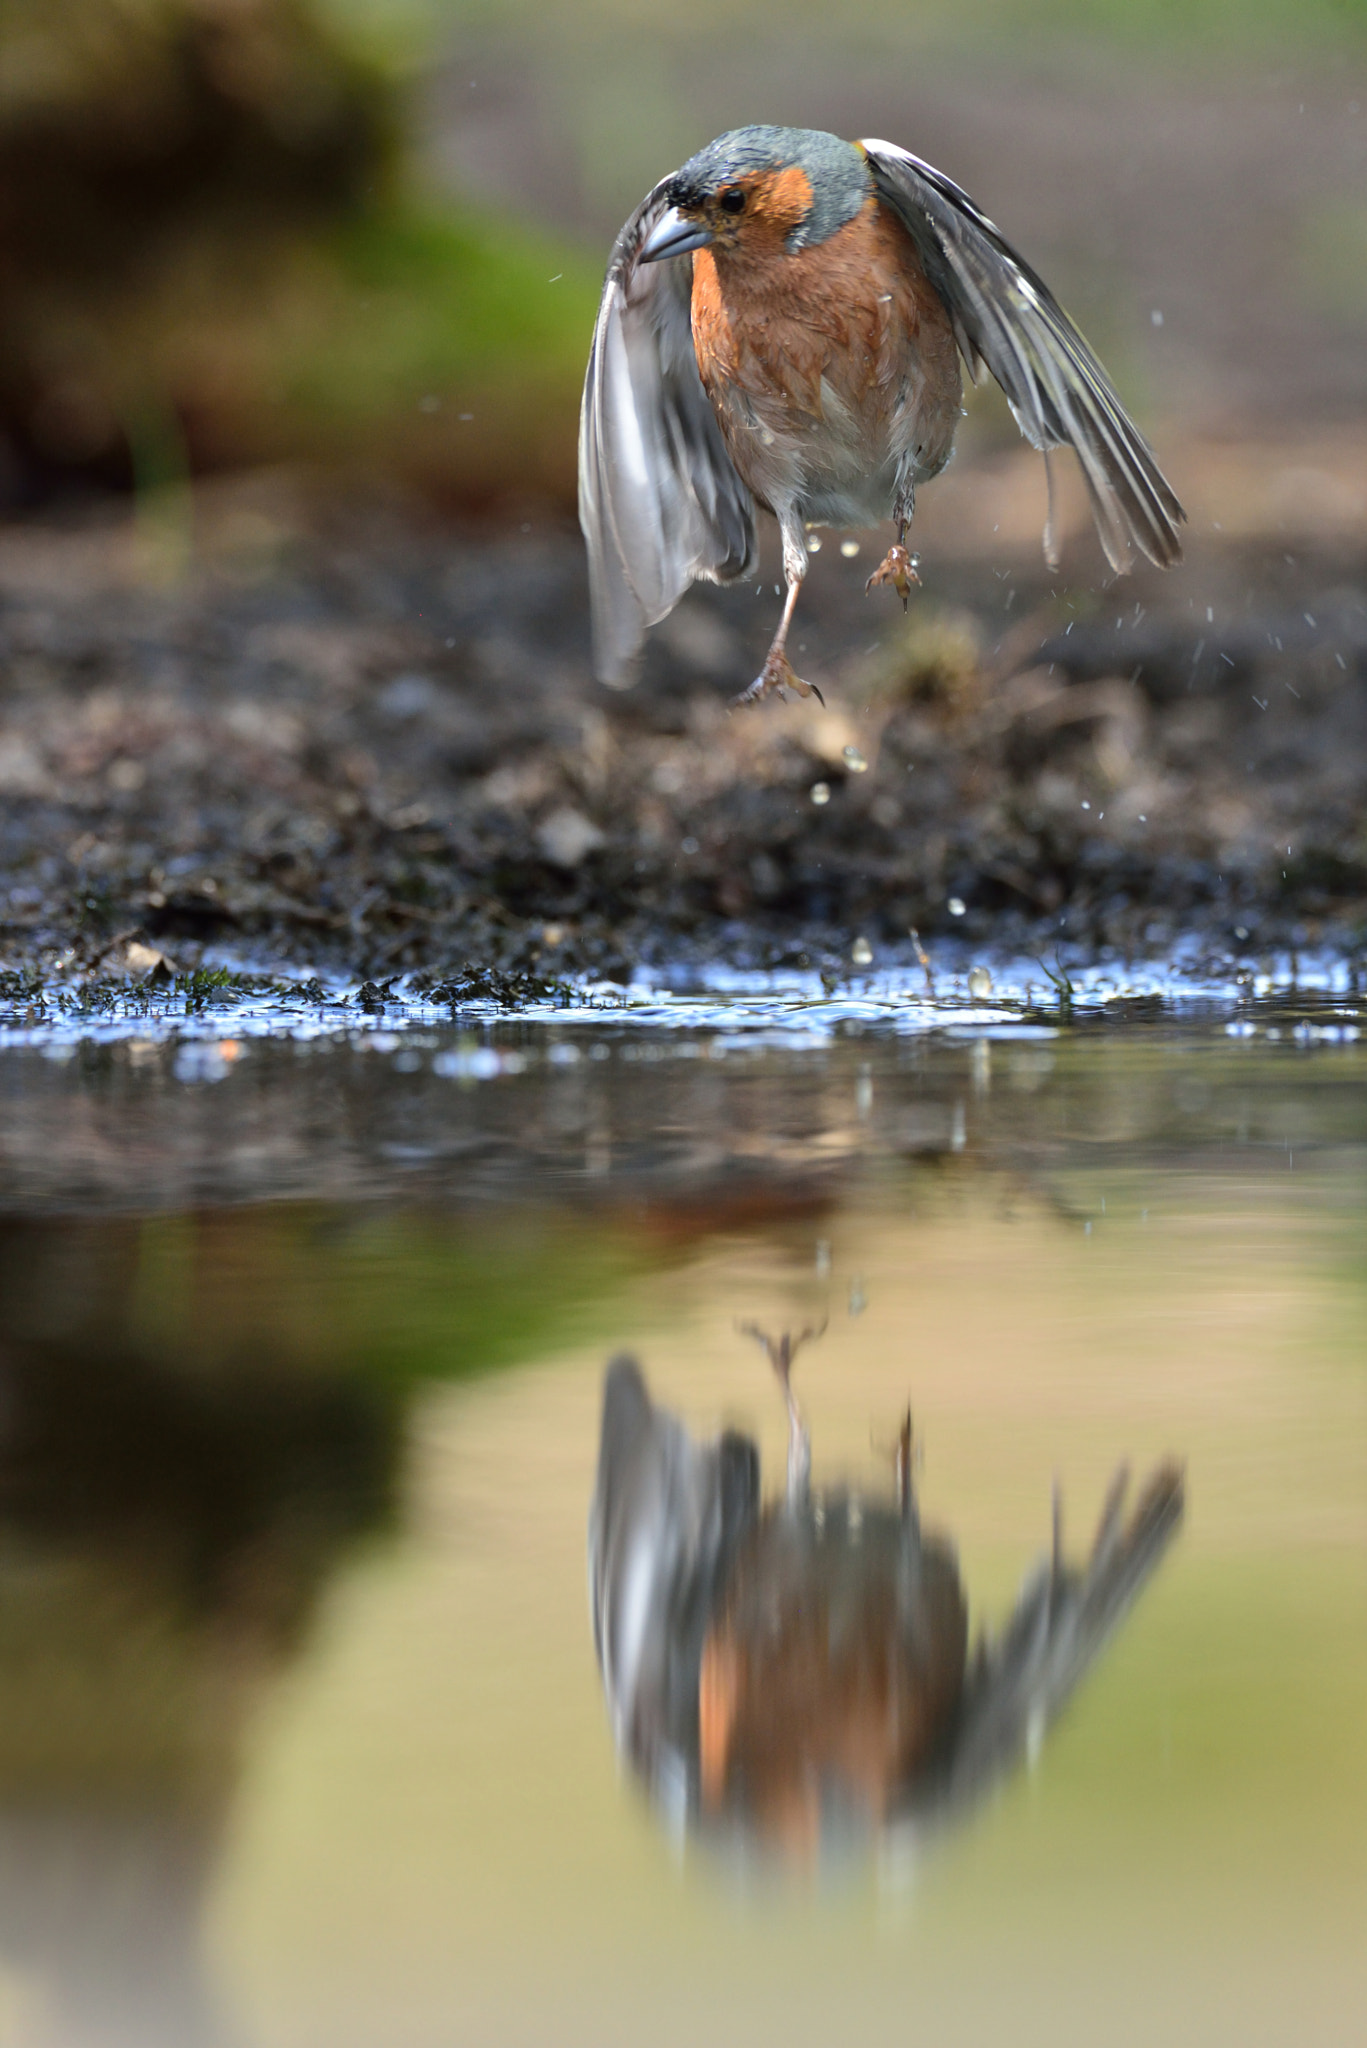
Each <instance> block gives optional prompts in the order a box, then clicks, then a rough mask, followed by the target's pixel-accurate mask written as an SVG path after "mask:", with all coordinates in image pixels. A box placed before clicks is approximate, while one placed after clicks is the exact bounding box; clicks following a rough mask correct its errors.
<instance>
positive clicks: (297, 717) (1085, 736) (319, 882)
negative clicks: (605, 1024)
mask: <svg viewBox="0 0 1367 2048" xmlns="http://www.w3.org/2000/svg"><path fill="white" fill-rule="evenodd" d="M1014 475H1015V472H1014V471H1013V472H1011V475H1010V476H1008V477H1006V480H1005V482H1003V481H1002V479H1001V478H1000V477H998V478H997V479H996V480H995V481H994V479H993V477H992V476H991V475H990V474H989V475H987V476H986V478H985V480H984V479H983V478H982V477H979V478H978V479H977V480H976V482H975V480H974V478H973V477H972V476H970V477H968V478H966V480H965V484H964V487H963V488H964V489H965V490H967V489H968V488H969V487H970V486H972V487H973V488H976V489H977V490H978V492H979V499H980V501H981V505H982V507H983V508H984V510H985V511H994V510H995V509H996V507H997V505H998V502H999V501H1000V503H1002V504H1003V505H1005V504H1006V503H1007V502H1008V500H1009V498H1010V490H1011V488H1014V486H1013V485H1012V482H1011V478H1012V477H1013V476H1014ZM1008 487H1010V488H1008ZM943 502H944V506H945V508H946V512H947V515H948V516H946V517H944V518H942V523H941V526H940V527H939V528H938V529H937V528H936V527H935V525H934V524H933V523H932V524H931V525H930V526H929V527H928V528H927V533H928V541H929V545H928V547H926V548H925V553H926V559H925V561H924V562H923V566H922V575H923V577H924V579H925V580H924V588H923V589H922V591H921V592H919V593H917V594H915V595H914V596H913V600H912V605H911V608H910V611H909V612H908V614H907V615H906V617H905V618H903V615H902V613H901V611H900V609H899V608H898V607H897V605H896V602H895V600H892V599H889V598H888V596H887V593H882V592H876V593H874V595H873V596H870V597H866V596H865V595H864V590H863V584H864V579H865V576H866V575H867V572H868V569H869V567H870V566H871V564H872V562H873V560H875V559H876V557H875V555H874V554H873V548H874V545H875V539H874V537H866V538H865V541H864V544H863V545H862V547H861V551H860V552H859V553H858V555H855V556H851V555H849V554H847V553H845V552H842V549H841V546H840V542H839V539H838V537H834V536H828V537H827V538H826V540H825V545H824V547H823V550H822V552H821V553H820V555H818V556H817V558H816V559H815V561H814V563H813V572H812V575H811V577H810V579H809V587H808V589H807V591H806V592H804V597H803V604H802V608H801V610H800V612H799V615H798V623H797V626H796V628H795V632H794V645H793V652H794V658H795V661H796V663H797V665H798V666H799V669H800V670H801V672H803V673H805V674H806V675H807V676H809V677H810V678H811V679H812V680H813V681H815V682H818V683H819V684H820V686H821V688H822V690H823V693H824V696H825V700H826V701H825V706H824V707H822V706H821V705H818V704H816V703H802V704H778V703H773V702H770V703H767V704H765V705H763V706H761V707H757V708H751V709H747V710H745V711H741V712H732V711H731V710H730V709H729V699H730V697H731V696H732V695H733V694H734V693H735V692H736V691H737V690H738V689H740V688H742V687H744V685H745V684H746V683H748V681H749V680H750V679H751V677H752V675H753V674H754V672H755V671H756V670H757V668H758V666H759V662H760V660H761V658H762V654H763V649H764V646H765V644H766V642H767V639H768V636H769V633H770V631H771V630H772V626H773V622H774V617H775V615H776V612H777V604H776V602H775V599H774V579H775V574H776V566H775V564H774V563H773V562H771V561H769V560H767V559H766V563H765V567H764V569H763V570H762V573H761V576H760V579H759V580H758V582H757V584H756V585H755V586H750V585H747V586H745V587H744V588H743V589H740V590H736V589H732V590H728V591H712V590H699V591H697V592H695V593H694V594H692V595H691V596H690V597H689V598H688V599H687V600H685V602H684V604H683V605H681V606H680V608H679V610H678V611H677V612H676V613H675V614H674V616H673V617H672V618H671V619H670V620H669V621H667V622H666V624H665V625H664V626H663V627H662V628H660V629H659V630H658V631H657V632H656V634H655V635H654V636H652V640H651V644H650V645H649V647H648V649H647V651H646V655H645V659H644V662H643V665H642V671H641V675H640V677H639V680H638V681H637V683H636V685H635V687H634V688H632V689H630V690H628V691H625V692H614V691H609V690H605V689H603V688H602V687H601V686H600V685H598V684H597V683H596V682H595V681H594V680H593V678H592V675H591V672H590V666H589V659H588V618H587V604H586V591H585V578H584V569H583V558H582V548H581V544H580V542H579V539H578V535H577V534H576V533H575V532H574V530H573V528H572V527H571V526H570V525H569V524H568V522H566V521H564V520H556V519H551V518H548V517H546V516H545V515H544V514H543V515H534V516H532V517H529V519H528V520H526V521H524V522H518V523H515V524H514V525H513V526H512V527H505V528H499V529H489V528H477V529H476V528H463V529H462V528H459V527H456V526H453V525H452V524H450V523H449V522H446V521H443V520H441V519H439V518H438V517H437V516H436V515H435V514H433V513H432V511H431V510H430V508H421V507H415V506H413V505H412V504H409V503H407V502H402V501H399V500H397V499H395V498H393V497H390V496H380V495H377V494H376V493H375V492H373V491H370V492H362V491H357V492H355V493H353V494H350V495H343V496H341V497H340V498H339V497H338V495H337V493H336V491H335V488H334V489H333V490H332V492H331V494H329V491H326V490H324V489H323V488H322V487H320V486H310V485H309V484H308V483H307V481H306V480H303V479H301V478H299V477H286V476H271V477H257V478H248V479H245V480H238V481H236V482H232V483H228V484H220V485H213V486H207V487H204V488H202V489H201V490H200V491H199V492H198V494H197V497H196V499H195V502H194V504H193V506H191V505H190V504H188V502H184V501H177V502H176V503H175V504H170V503H168V505H167V506H163V507H157V506H154V507H152V508H150V509H149V508H148V507H146V506H144V507H142V508H141V509H140V510H135V511H133V512H131V513H130V511H129V510H128V508H127V507H126V506H121V507H118V508H115V509H113V510H110V509H109V508H107V507H105V508H96V509H94V510H92V511H89V512H86V513H81V514H71V513H68V514H65V515H61V516H54V517H50V518H48V519H46V520H45V521H43V522H40V523H32V522H30V523H27V524H22V525H15V526H12V527H10V528H8V529H6V530H4V531H3V532H2V533H0V969H3V970H4V971H5V973H6V974H7V975H8V976H10V977H11V978H13V977H18V980H16V981H15V982H14V988H12V989H11V993H13V992H14V989H17V988H18V987H19V985H20V983H21V982H22V983H24V985H28V982H30V981H33V980H34V979H38V980H41V979H42V977H44V976H51V975H63V976H66V977H70V976H72V975H75V976H85V977H91V978H93V979H95V980H97V981H98V980H106V979H108V980H113V981H127V980H129V979H132V980H135V981H137V980H146V979H147V978H148V977H149V976H151V977H154V978H155V977H161V978H163V979H164V978H165V977H167V976H171V975H183V974H187V973H193V972H194V971H196V970H197V969H200V968H202V966H203V964H204V963H205V962H206V961H209V962H213V961H222V960H230V961H235V962H238V963H241V964H248V963H253V964H258V965H260V964H272V963H275V964H279V963H288V964H289V965H290V966H291V967H292V968H294V969H296V970H304V969H308V968H309V967H316V968H318V969H319V970H322V969H325V968H326V969H331V970H334V971H338V972H345V973H347V974H351V975H354V976H357V977H364V978H367V979H369V980H371V981H372V982H373V983H374V984H375V986H376V987H377V988H379V989H381V990H382V989H383V987H384V986H385V981H386V978H387V977H395V976H400V975H411V974H413V973H415V972H421V973H424V974H427V975H430V976H431V977H432V978H433V983H434V985H437V984H440V985H442V986H445V987H449V988H451V989H453V990H455V991H456V992H457V993H459V992H460V991H461V990H462V989H464V990H465V991H466V992H467V993H470V994H475V995H485V996H487V995H492V996H494V997H495V998H498V997H499V996H500V995H504V996H506V997H507V998H508V999H509V1000H517V999H519V998H521V997H523V996H525V995H526V993H527V992H528V989H529V987H532V986H534V985H537V984H546V983H551V982H554V981H556V980H557V979H559V978H561V977H565V976H569V975H573V974H584V973H587V974H592V975H597V976H601V977H605V978H625V977H626V976H628V975H629V973H630V972H631V971H632V970H633V969H634V968H637V967H639V966H640V965H642V964H643V963H644V964H649V963H650V962H651V961H657V962H658V961H669V962H673V963H677V962H680V961H685V962H686V961H689V960H695V961H697V960H709V961H716V960H729V961H732V962H734V963H736V964H740V965H755V966H766V967H781V966H794V967H812V968H816V969H828V970H830V971H832V972H834V971H838V970H840V969H842V967H843V968H848V965H849V963H850V961H851V959H852V958H853V960H854V961H855V962H856V963H857V964H858V963H862V964H869V963H870V962H872V963H875V964H879V965H881V964H885V963H891V962H893V961H896V960H904V961H910V960H912V959H914V941H913V939H912V938H911V936H910V934H911V933H912V932H913V931H915V932H916V933H917V934H919V937H920V940H921V941H922V942H923V943H924V944H925V945H927V946H928V947H929V948H930V950H931V953H932V954H933V953H934V950H935V946H936V944H937V943H942V942H943V941H945V940H947V939H950V938H952V939H954V940H955V941H956V942H957V941H959V940H964V941H967V942H968V943H969V944H970V945H972V946H975V947H978V948H981V949H985V950H986V949H991V948H992V947H997V948H999V949H1012V950H1015V951H1017V952H1021V951H1024V952H1027V953H1029V952H1036V953H1039V954H1041V955H1047V957H1049V958H1050V959H1053V958H1055V957H1062V958H1068V957H1072V958H1074V959H1078V960H1080V959H1082V958H1084V957H1092V958H1094V957H1097V956H1098V955H1099V954H1103V953H1106V952H1109V953H1110V954H1111V955H1112V956H1114V957H1123V958H1124V959H1127V960H1128V959H1130V958H1142V957H1144V956H1145V955H1146V954H1153V953H1154V952H1157V951H1161V950H1162V949H1163V948H1164V947H1167V946H1170V945H1171V944H1172V942H1173V940H1174V938H1175V937H1176V936H1177V935H1178V934H1181V933H1185V934H1187V935H1189V936H1190V935H1192V934H1195V935H1197V937H1198V938H1199V941H1200V944H1201V946H1202V947H1203V948H1204V949H1205V950H1206V952H1207V953H1208V955H1209V957H1210V959H1211V960H1212V961H1215V962H1224V963H1226V964H1228V965H1229V966H1231V967H1232V968H1234V969H1237V967H1238V964H1239V963H1240V962H1241V961H1246V962H1247V963H1248V964H1249V966H1250V968H1252V967H1253V966H1254V965H1256V962H1257V960H1258V958H1259V956H1260V954H1265V953H1266V952H1267V951H1268V949H1271V948H1274V947H1282V948H1285V947H1291V948H1296V947H1316V946H1328V947H1330V948H1331V949H1336V950H1338V951H1339V952H1340V953H1342V954H1344V955H1346V956H1347V957H1348V958H1349V959H1353V958H1355V957H1356V953H1357V951H1358V950H1359V948H1360V946H1361V943H1362V938H1363V934H1364V932H1367V831H1365V830H1364V826H1363V816H1364V799H1365V798H1367V568H1364V563H1363V559H1362V556H1361V550H1360V547H1359V546H1358V545H1357V541H1356V528H1355V524H1353V523H1350V524H1349V525H1347V526H1344V527H1343V528H1342V529H1341V530H1339V531H1329V532H1326V533H1323V534H1321V535H1320V536H1319V538H1318V540H1317V541H1314V540H1312V542H1311V543H1310V544H1309V545H1306V544H1302V543H1300V542H1298V543H1297V545H1296V547H1295V549H1294V551H1293V550H1292V549H1290V548H1288V547H1287V546H1285V545H1284V544H1283V538H1284V537H1283V536H1279V535H1276V534H1271V533H1267V532H1250V533H1244V534H1242V535H1240V536H1238V537H1237V538H1235V539H1233V540H1231V541H1230V542H1228V544H1223V543H1220V544H1214V543H1211V542H1209V541H1200V540H1198V547H1197V551H1196V554H1195V556H1194V558H1193V562H1192V565H1191V567H1190V568H1189V569H1184V570H1182V571H1179V572H1178V573H1177V574H1176V575H1174V576H1172V577H1169V578H1166V579H1165V578H1163V577H1160V576H1159V575H1157V574H1156V573H1153V572H1147V573H1142V574H1139V575H1136V576H1134V577H1131V578H1127V579H1125V580H1124V581H1122V582H1121V583H1119V584H1116V585H1114V586H1113V587H1111V588H1110V589H1105V588H1098V587H1097V585H1096V582H1095V574H1096V568H1095V564H1094V563H1091V562H1090V557H1087V558H1086V559H1085V560H1084V559H1083V558H1082V556H1081V554H1080V550H1079V549H1075V550H1073V551H1072V554H1070V556H1069V557H1068V558H1067V560H1066V564H1065V572H1064V574H1063V575H1062V576H1057V575H1051V574H1050V573H1049V572H1048V571H1047V570H1046V569H1045V568H1044V566H1043V564H1042V563H1041V561H1040V558H1039V554H1038V539H1037V534H1038V528H1037V527H1035V529H1034V534H1033V536H1032V538H1031V542H1030V545H1029V547H1028V548H1027V547H1025V546H1016V545H1015V544H1014V543H1012V545H1010V546H997V547H994V548H984V546H983V545H982V544H981V542H976V543H974V544H972V545H968V544H964V543H963V542H962V535H961V533H960V532H959V530H958V529H956V527H955V525H954V520H953V515H954V513H955V507H956V504H957V503H958V501H956V500H955V499H954V498H953V496H952V495H951V494H950V493H949V492H946V494H945V497H944V501H943ZM965 502H967V501H965ZM980 523H981V522H980ZM1029 523H1030V521H1029V519H1027V520H1026V522H1025V524H1026V526H1028V525H1029ZM962 524H963V522H962V521H961V522H960V526H962ZM993 530H995V529H993ZM924 545H925V544H923V546H924ZM1074 556H1076V557H1077V559H1076V560H1074ZM1070 571H1071V574H1070Z"/></svg>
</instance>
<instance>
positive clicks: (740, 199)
mask: <svg viewBox="0 0 1367 2048" xmlns="http://www.w3.org/2000/svg"><path fill="white" fill-rule="evenodd" d="M717 203H718V205H719V206H720V207H721V210H722V212H723V213H744V211H745V194H744V193H743V192H742V191H741V189H740V186H739V185H728V186H727V188H726V190H725V191H724V192H723V193H722V195H721V197H720V199H719V200H718V202H717Z"/></svg>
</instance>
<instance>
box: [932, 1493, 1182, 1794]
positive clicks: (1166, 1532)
mask: <svg viewBox="0 0 1367 2048" xmlns="http://www.w3.org/2000/svg"><path fill="white" fill-rule="evenodd" d="M1128 1478H1129V1474H1128V1472H1127V1471H1126V1470H1125V1469H1124V1468H1123V1467H1122V1468H1121V1470H1120V1471H1119V1472H1117V1474H1116V1476H1115V1479H1114V1480H1113V1481H1112V1483H1111V1489H1110V1493H1109V1494H1108V1496H1107V1499H1106V1504H1105V1507H1104V1508H1103V1510H1102V1514H1101V1521H1100V1524H1099V1526H1098V1529H1097V1533H1096V1539H1095V1541H1094V1543H1093V1545H1092V1554H1091V1556H1090V1558H1089V1559H1088V1560H1087V1563H1086V1565H1085V1566H1084V1567H1083V1568H1082V1569H1081V1570H1078V1569H1077V1568H1075V1567H1070V1566H1068V1565H1066V1564H1065V1563H1064V1561H1063V1559H1062V1557H1061V1556H1060V1554H1059V1533H1058V1529H1057V1525H1056V1527H1055V1534H1054V1552H1053V1556H1052V1557H1051V1558H1050V1560H1049V1561H1048V1562H1047V1563H1046V1564H1044V1565H1043V1566H1042V1567H1041V1569H1040V1570H1039V1571H1038V1572H1037V1573H1036V1574H1035V1576H1034V1577H1033V1578H1032V1580H1031V1581H1030V1583H1029V1584H1028V1585H1027V1586H1026V1587H1025V1589H1024V1590H1023V1592H1022V1594H1021V1597H1020V1599H1019V1601H1018V1602H1017V1605H1016V1609H1015V1612H1014V1613H1013V1614H1012V1616H1011V1619H1010V1621H1009V1622H1008V1623H1007V1625H1006V1627H1005V1629H1004V1630H1003V1632H1002V1634H1001V1635H1000V1636H998V1637H996V1638H995V1639H992V1640H986V1639H985V1640H984V1641H982V1642H981V1643H980V1644H979V1645H978V1649H977V1652H976V1655H975V1656H974V1658H973V1660H972V1662H971V1663H970V1667H969V1671H968V1674H967V1677H966V1680H965V1684H964V1692H963V1698H962V1700H961V1702H960V1707H959V1715H958V1720H957V1723H956V1726H955V1728H954V1731H953V1736H952V1739H951V1740H950V1741H949V1743H948V1744H947V1745H946V1748H945V1750H944V1752H943V1754H942V1755H941V1757H940V1759H939V1764H938V1768H937V1769H936V1770H935V1771H933V1772H932V1773H931V1774H930V1776H929V1778H928V1780H927V1781H926V1782H925V1783H924V1784H922V1785H921V1786H919V1787H918V1788H917V1790H916V1792H915V1794H914V1796H913V1797H912V1798H911V1799H910V1800H909V1801H908V1802H907V1805H906V1814H907V1817H908V1818H909V1819H911V1820H912V1822H913V1823H915V1822H918V1821H919V1822H922V1823H923V1822H926V1821H939V1822H944V1821H945V1820H948V1819H957V1818H959V1817H961V1816H962V1815H963V1814H964V1813H965V1812H966V1811H967V1810H968V1809H969V1808H971V1807H973V1806H975V1805H977V1804H978V1803H979V1801H981V1800H982V1799H983V1798H984V1797H985V1795H986V1794H988V1793H989V1792H991V1791H992V1790H993V1789H994V1788H995V1787H996V1786H997V1785H998V1784H999V1783H1001V1781H1002V1780H1003V1779H1004V1778H1005V1777H1007V1776H1008V1775H1009V1773H1010V1772H1011V1771H1012V1770H1014V1769H1015V1767H1016V1766H1017V1764H1019V1763H1020V1762H1021V1761H1022V1760H1023V1759H1026V1758H1029V1757H1031V1756H1032V1754H1033V1751H1034V1749H1035V1747H1036V1745H1037V1744H1038V1743H1039V1742H1040V1741H1041V1740H1042V1738H1043V1736H1044V1734H1045V1732H1046V1731H1047V1729H1048V1728H1049V1727H1050V1726H1051V1724H1052V1723H1053V1721H1054V1720H1055V1719H1056V1718H1057V1716H1058V1715H1059V1714H1060V1713H1061V1712H1062V1710H1063V1708H1064V1707H1065V1706H1066V1705H1067V1703H1068V1700H1069V1699H1070V1697H1071V1696H1072V1694H1073V1692H1074V1690H1075V1689H1076V1687H1077V1685H1078V1683H1079V1681H1080V1680H1081V1679H1082V1678H1083V1676H1084V1675H1085V1673H1086V1672H1087V1671H1088V1670H1089V1669H1090V1667H1091V1665H1092V1664H1093V1663H1094V1662H1095V1660H1096V1658H1097V1656H1098V1655H1099V1654H1100V1652H1101V1650H1102V1649H1103V1648H1104V1647H1105V1645H1106V1643H1107V1642H1108V1640H1109V1639H1110V1637H1111V1636H1112V1635H1113V1634H1114V1632H1115V1630H1116V1629H1117V1628H1118V1627H1119V1625H1120V1623H1121V1621H1123V1619H1124V1617H1125V1616H1126V1614H1127V1613H1128V1612H1129V1610H1130V1608H1131V1607H1132V1606H1133V1605H1134V1602H1135V1601H1136V1600H1137V1599H1138V1597H1139V1595H1140V1594H1141V1593H1142V1592H1143V1590H1144V1587H1145V1586H1146V1585H1147V1584H1148V1582H1149V1580H1150V1579H1151V1578H1152V1577H1153V1574H1154V1572H1155V1571H1156V1570H1157V1569H1158V1566H1159V1564H1160V1563H1161V1561H1162V1559H1163V1556H1164V1553H1165V1552H1166V1551H1167V1548H1168V1545H1169V1544H1170V1543H1171V1542H1172V1540H1173V1538H1174V1536H1175V1535H1176V1534H1177V1531H1178V1529H1179V1528H1180V1527H1181V1524H1182V1515H1183V1510H1184V1507H1185V1493H1186V1489H1185V1484H1184V1481H1183V1475H1182V1471H1181V1468H1180V1466H1178V1465H1176V1464H1172V1463H1168V1464H1164V1465H1160V1466H1159V1467H1158V1469H1157V1470H1156V1471H1155V1472H1154V1473H1152V1475H1151V1476H1150V1478H1149V1481H1148V1483H1147V1485H1146V1486H1145V1488H1144V1490H1143V1492H1142V1494H1141V1495H1140V1497H1139V1500H1138V1501H1137V1503H1136V1504H1135V1507H1134V1511H1133V1513H1132V1514H1131V1515H1130V1518H1129V1521H1128V1523H1127V1522H1126V1521H1125V1518H1124V1507H1125V1494H1126V1489H1127V1482H1128ZM1056 1512H1057V1511H1056Z"/></svg>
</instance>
